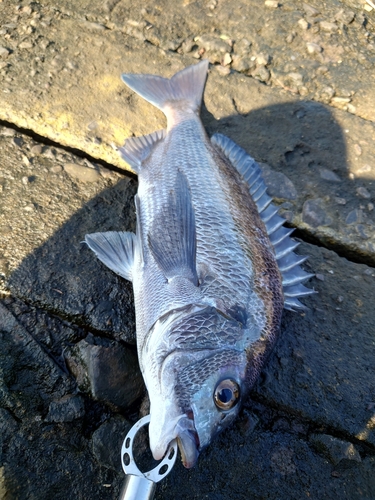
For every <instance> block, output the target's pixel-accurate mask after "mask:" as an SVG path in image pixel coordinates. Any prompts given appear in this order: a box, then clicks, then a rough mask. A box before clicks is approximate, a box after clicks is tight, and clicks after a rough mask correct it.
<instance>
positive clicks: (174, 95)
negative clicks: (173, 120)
mask: <svg viewBox="0 0 375 500" xmlns="http://www.w3.org/2000/svg"><path fill="white" fill-rule="evenodd" d="M208 64H209V63H208V60H207V59H205V60H203V61H200V62H199V63H198V64H194V65H193V66H189V67H188V68H185V69H183V70H182V71H179V72H178V73H176V74H175V75H174V76H172V78H171V79H168V78H162V77H161V76H155V75H135V74H123V75H122V76H121V78H122V80H123V82H124V83H126V85H127V86H128V87H130V88H131V89H132V90H134V92H136V93H137V94H139V95H140V96H141V97H143V98H144V99H146V101H148V102H150V103H151V104H153V105H154V106H156V107H157V108H159V109H160V110H161V111H163V113H164V114H165V115H166V117H167V119H168V123H169V119H170V116H171V114H172V113H173V109H175V108H179V109H180V110H181V111H187V110H191V111H194V112H197V111H199V109H200V106H201V102H202V96H203V90H204V87H205V83H206V78H207V70H208ZM182 103H183V104H182ZM181 104H182V106H181Z"/></svg>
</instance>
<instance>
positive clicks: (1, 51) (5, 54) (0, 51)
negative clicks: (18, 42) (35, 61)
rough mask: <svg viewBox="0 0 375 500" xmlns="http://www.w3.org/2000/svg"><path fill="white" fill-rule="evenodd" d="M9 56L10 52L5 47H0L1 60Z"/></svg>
mask: <svg viewBox="0 0 375 500" xmlns="http://www.w3.org/2000/svg"><path fill="white" fill-rule="evenodd" d="M9 54H10V50H9V49H7V48H6V47H0V57H1V58H2V59H5V58H6V57H8V56H9Z"/></svg>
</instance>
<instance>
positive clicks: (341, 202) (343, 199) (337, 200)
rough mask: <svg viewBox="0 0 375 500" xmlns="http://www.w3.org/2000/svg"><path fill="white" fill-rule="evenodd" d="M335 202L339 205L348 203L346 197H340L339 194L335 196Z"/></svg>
mask: <svg viewBox="0 0 375 500" xmlns="http://www.w3.org/2000/svg"><path fill="white" fill-rule="evenodd" d="M334 200H335V202H336V203H337V204H338V205H346V199H345V198H339V197H338V196H336V197H335V198H334Z"/></svg>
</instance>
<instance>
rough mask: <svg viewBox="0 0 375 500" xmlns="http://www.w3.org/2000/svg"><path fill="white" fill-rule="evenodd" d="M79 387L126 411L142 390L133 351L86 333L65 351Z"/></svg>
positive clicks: (143, 389)
mask: <svg viewBox="0 0 375 500" xmlns="http://www.w3.org/2000/svg"><path fill="white" fill-rule="evenodd" d="M64 356H65V359H66V362H67V365H68V368H69V370H70V371H71V372H72V373H73V375H74V377H75V379H76V380H77V384H78V387H79V388H80V389H81V390H82V391H84V392H86V393H88V394H90V395H91V397H92V398H93V399H95V400H98V401H103V402H105V403H107V404H108V405H110V406H111V407H112V408H113V409H114V410H115V411H116V410H117V411H121V410H122V411H126V410H127V409H128V408H129V406H131V404H132V403H134V401H136V400H137V399H139V398H140V397H141V396H142V394H144V392H145V388H144V383H143V379H142V376H141V374H140V371H139V366H138V360H137V355H136V352H134V351H133V350H130V348H129V347H125V346H123V345H121V344H120V343H118V342H115V341H110V340H108V339H103V338H99V337H94V336H93V335H91V334H89V335H88V336H87V337H86V338H85V339H84V340H81V341H80V342H78V343H77V344H76V345H75V346H74V347H73V348H71V349H67V350H66V351H65V353H64Z"/></svg>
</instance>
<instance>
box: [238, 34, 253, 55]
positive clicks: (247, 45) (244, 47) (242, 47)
mask: <svg viewBox="0 0 375 500" xmlns="http://www.w3.org/2000/svg"><path fill="white" fill-rule="evenodd" d="M251 45H252V44H251V42H249V40H247V39H246V38H242V39H241V40H240V41H239V42H236V45H235V50H236V52H239V53H240V54H248V53H249V52H250V49H251Z"/></svg>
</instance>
